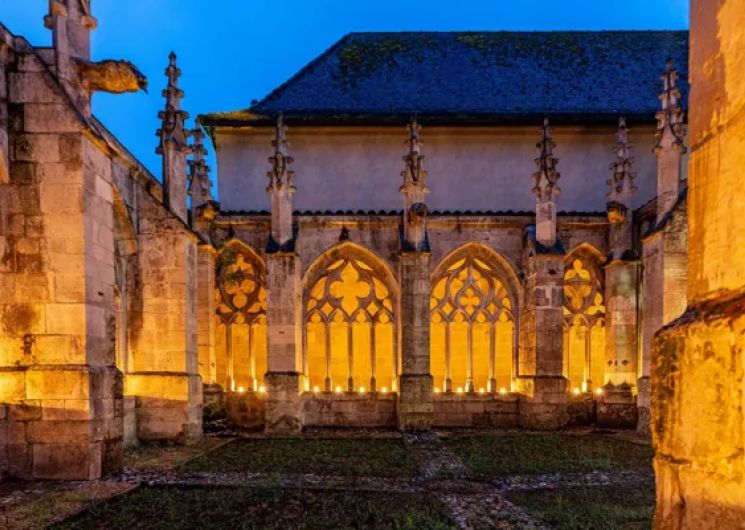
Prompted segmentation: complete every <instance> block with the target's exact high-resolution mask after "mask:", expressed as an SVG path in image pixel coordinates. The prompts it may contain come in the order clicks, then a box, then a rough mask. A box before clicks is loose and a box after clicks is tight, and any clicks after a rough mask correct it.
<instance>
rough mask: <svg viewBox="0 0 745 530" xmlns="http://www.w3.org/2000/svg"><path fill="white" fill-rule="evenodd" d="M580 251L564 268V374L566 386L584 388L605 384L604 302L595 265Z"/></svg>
mask: <svg viewBox="0 0 745 530" xmlns="http://www.w3.org/2000/svg"><path fill="white" fill-rule="evenodd" d="M583 254H584V253H578V254H575V255H573V256H570V258H569V260H568V261H567V265H566V267H565V270H564V375H565V377H566V378H567V379H568V380H569V385H570V388H572V389H575V390H581V391H587V390H590V387H591V386H593V385H594V386H602V385H603V384H604V383H605V381H604V370H605V305H604V304H605V301H604V296H603V288H602V285H603V284H602V277H601V274H600V270H599V267H598V264H597V263H596V260H595V259H593V257H592V256H589V255H583Z"/></svg>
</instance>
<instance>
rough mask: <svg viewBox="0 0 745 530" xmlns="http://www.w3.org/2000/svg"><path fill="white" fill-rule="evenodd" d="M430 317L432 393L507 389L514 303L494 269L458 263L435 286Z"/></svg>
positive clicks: (470, 259) (476, 262)
mask: <svg viewBox="0 0 745 530" xmlns="http://www.w3.org/2000/svg"><path fill="white" fill-rule="evenodd" d="M430 311H431V318H432V320H431V332H430V333H431V342H430V366H431V372H432V376H433V378H434V381H435V383H434V384H435V388H437V389H439V388H444V390H445V391H446V392H449V391H452V390H458V391H461V390H463V391H467V392H473V391H474V390H479V391H481V390H488V391H490V392H494V391H496V390H498V389H510V386H511V381H512V375H513V362H514V354H515V320H514V316H513V297H512V296H511V295H510V293H509V291H508V290H507V288H506V286H505V282H504V281H503V278H502V276H501V275H500V274H499V270H498V268H497V267H496V266H494V265H491V264H489V263H487V261H486V260H483V259H479V258H477V257H474V256H470V255H469V256H466V257H463V258H460V259H457V260H456V261H455V262H454V263H452V264H451V265H449V266H448V267H447V269H446V270H445V271H444V272H443V273H442V274H441V275H440V276H439V277H438V278H436V279H435V281H434V282H433V287H432V295H431V298H430Z"/></svg>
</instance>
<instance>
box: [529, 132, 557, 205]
mask: <svg viewBox="0 0 745 530" xmlns="http://www.w3.org/2000/svg"><path fill="white" fill-rule="evenodd" d="M540 131H541V140H540V141H539V142H538V143H537V144H536V147H537V148H538V153H539V156H538V158H536V159H535V163H536V165H537V166H538V171H536V172H535V173H533V180H534V185H533V190H532V191H533V194H534V195H535V196H536V197H538V200H539V201H549V200H552V199H553V198H554V197H555V196H556V195H558V194H559V193H560V192H561V189H560V188H559V186H558V185H557V184H558V182H559V178H560V177H561V174H560V173H559V172H558V171H556V166H557V164H558V163H559V159H558V158H556V157H555V156H554V155H553V148H554V147H556V144H555V143H554V141H553V140H552V139H551V129H550V128H549V126H548V118H544V119H543V126H541V129H540Z"/></svg>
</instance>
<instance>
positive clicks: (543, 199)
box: [518, 119, 568, 429]
mask: <svg viewBox="0 0 745 530" xmlns="http://www.w3.org/2000/svg"><path fill="white" fill-rule="evenodd" d="M540 132H541V138H540V141H539V142H538V143H537V144H536V147H537V148H538V153H539V156H538V158H536V159H535V163H536V165H537V166H538V171H536V172H535V173H533V180H534V186H533V194H534V195H535V196H536V225H535V227H534V228H531V229H529V230H528V231H527V233H526V237H525V246H526V248H525V258H524V261H523V267H524V271H525V298H524V302H523V308H522V311H521V317H520V362H519V367H518V368H519V377H518V386H519V388H520V391H521V394H522V395H521V398H520V425H521V426H523V427H527V428H531V429H556V428H559V427H562V426H564V425H565V424H566V422H567V421H568V416H567V412H566V400H567V395H566V379H565V378H564V376H563V371H564V347H563V346H564V340H563V338H564V335H563V324H564V249H563V247H562V245H561V241H559V240H558V239H557V237H556V197H557V196H558V194H559V192H560V191H561V190H560V189H559V186H558V181H559V178H560V176H561V175H560V174H559V172H558V171H556V166H557V164H558V159H557V158H556V157H555V156H554V155H553V148H554V147H555V146H556V144H555V143H554V142H553V140H552V139H551V130H550V128H549V126H548V119H545V120H544V121H543V126H542V127H541V129H540Z"/></svg>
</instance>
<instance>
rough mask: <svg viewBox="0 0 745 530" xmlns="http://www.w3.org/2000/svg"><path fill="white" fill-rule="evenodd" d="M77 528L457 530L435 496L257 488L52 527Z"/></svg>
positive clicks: (153, 490)
mask: <svg viewBox="0 0 745 530" xmlns="http://www.w3.org/2000/svg"><path fill="white" fill-rule="evenodd" d="M52 528H54V529H56V530H71V529H104V528H105V529H120V528H121V529H128V530H130V529H134V528H152V529H166V528H167V529H174V530H175V529H182V528H183V529H186V528H231V529H233V528H235V529H239V528H244V529H254V528H256V529H258V528H261V529H268V530H274V529H276V530H279V529H282V530H284V529H288V528H307V529H315V528H318V529H324V530H328V529H330V528H375V529H397V530H415V529H416V530H418V529H425V528H427V529H429V528H431V529H451V528H457V527H456V526H455V524H454V523H453V521H452V520H451V519H450V517H449V516H448V513H447V510H446V508H445V507H444V506H443V505H442V504H441V503H440V502H439V501H437V500H436V499H434V498H432V497H431V496H425V495H422V494H410V493H400V492H393V493H379V492H375V493H370V492H344V491H326V492H321V491H308V490H304V491H301V490H282V489H278V488H274V487H272V486H270V485H267V486H266V487H252V488H227V487H213V488H201V487H199V488H197V487H194V488H184V487H141V488H139V489H138V490H136V491H134V492H132V493H129V494H127V495H123V496H121V497H118V498H116V499H114V500H112V501H110V502H108V503H105V504H100V505H97V506H94V507H92V508H90V509H89V510H88V511H86V512H84V513H83V514H81V515H79V516H78V517H75V518H74V519H72V520H69V521H67V522H64V523H61V524H58V525H56V526H54V527H52Z"/></svg>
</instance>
